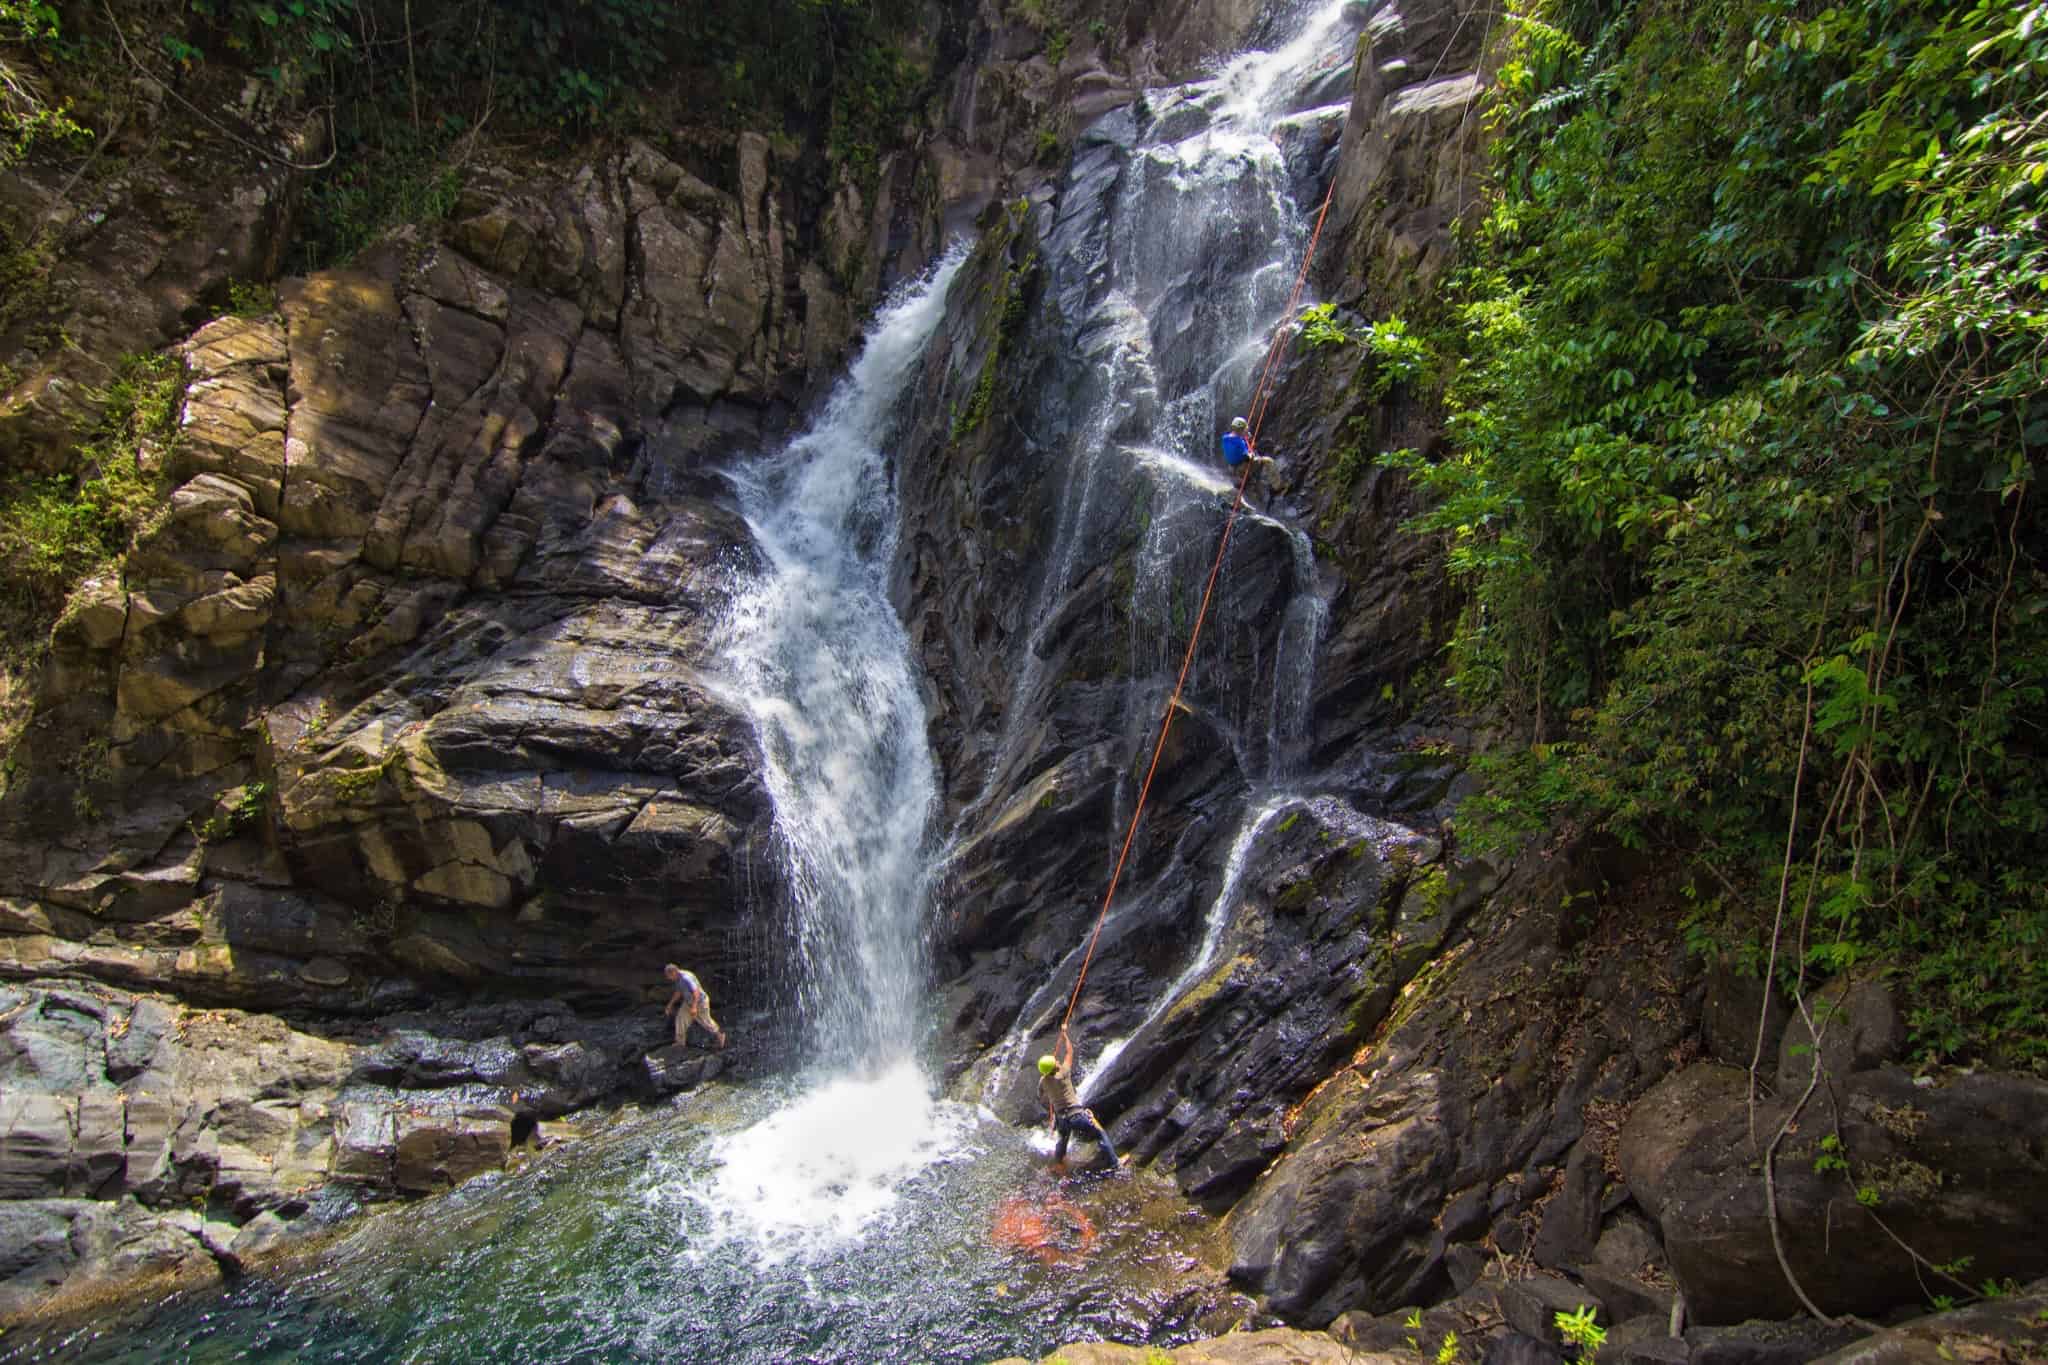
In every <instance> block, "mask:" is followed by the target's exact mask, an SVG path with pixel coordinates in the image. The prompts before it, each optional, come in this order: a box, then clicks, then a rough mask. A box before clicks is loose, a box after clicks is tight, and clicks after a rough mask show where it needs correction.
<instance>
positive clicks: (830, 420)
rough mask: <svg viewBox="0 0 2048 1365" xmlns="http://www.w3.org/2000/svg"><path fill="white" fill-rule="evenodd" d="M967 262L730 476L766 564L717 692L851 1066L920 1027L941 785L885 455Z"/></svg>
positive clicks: (906, 308) (814, 1029) (820, 995)
mask: <svg viewBox="0 0 2048 1365" xmlns="http://www.w3.org/2000/svg"><path fill="white" fill-rule="evenodd" d="M965 255H966V251H965V248H964V247H962V248H955V249H954V250H953V251H952V252H951V253H950V254H948V255H947V256H946V257H945V259H944V260H942V261H941V262H940V263H939V265H938V266H937V267H936V268H935V269H934V270H933V272H932V273H931V275H930V277H929V278H928V279H926V280H925V281H924V282H923V283H922V284H921V285H919V286H918V287H916V288H915V289H913V290H911V291H909V292H907V293H905V294H903V295H902V296H901V297H899V298H898V299H896V300H895V301H894V302H893V303H892V304H891V305H890V306H888V307H886V308H885V309H884V310H883V311H882V312H881V314H880V315H879V316H878V317H877V319H876V320H875V322H874V324H873V326H872V327H871V328H870V329H869V332H868V336H867V341H866V345H865V346H864V348H863V349H862V351H861V354H860V357H859V359H858V360H856V361H855V362H854V365H853V367H852V369H851V370H850V372H849V373H848V374H847V376H846V378H845V379H843V380H842V381H841V382H840V384H839V386H838V388H837V389H836V390H835V391H834V393H833V394H832V396H831V398H830V400H829V401H828V402H827V403H826V405H825V407H824V410H823V412H822V413H821V414H820V416H819V417H818V419H817V420H816V422H815V423H814V424H813V425H812V426H811V428H810V429H809V430H808V431H807V432H805V433H804V434H803V435H802V436H800V437H798V438H797V439H796V440H794V441H792V442H790V444H789V445H788V446H787V447H786V448H785V449H784V450H783V451H782V452H781V453H780V454H779V455H778V456H776V457H774V458H773V459H771V460H768V461H766V462H765V463H763V464H760V465H758V466H754V467H750V468H747V469H744V470H741V471H736V472H734V474H733V476H732V477H733V480H734V483H735V485H736V486H737V487H738V489H739V492H740V504H741V510H742V511H743V512H744V513H745V515H746V518H747V521H748V524H749V525H750V526H751V527H752V529H753V532H754V536H755V539H756V540H757V541H758V542H759V544H760V546H761V549H762V553H763V556H764V558H765V559H766V561H767V567H766V569H765V571H764V572H762V573H761V574H760V575H759V576H758V578H757V579H756V581H755V582H754V583H753V584H752V585H751V586H750V588H749V589H748V590H747V591H746V592H745V593H744V594H743V595H742V596H741V597H740V599H739V601H738V603H737V605H736V606H735V608H734V610H733V614H732V619H731V620H730V622H729V623H728V627H729V628H728V631H727V634H726V642H725V649H726V657H727V659H728V660H729V662H730V676H729V677H728V678H727V679H725V680H723V681H722V683H721V688H720V690H721V692H722V693H723V694H724V695H725V696H727V697H728V698H730V699H731V700H732V701H733V702H734V703H736V704H737V705H738V706H739V707H741V708H742V709H743V710H744V712H745V713H746V715H747V716H748V717H749V719H750V720H751V721H752V723H753V728H754V734H755V737H756V739H757V740H758V742H759V744H760V749H761V754H762V758H763V760H764V764H765V769H766V778H767V785H768V791H769V795H770V798H771V799H772V801H773V803H774V807H775V822H776V831H777V834H778V837H779V839H780V844H781V851H782V855H783V859H784V865H785V866H784V871H785V873H786V876H787V880H788V882H789V886H790V894H791V899H792V902H793V904H792V907H791V908H792V922H793V924H794V926H795V930H796V943H795V956H796V961H795V963H794V964H793V966H794V968H795V970H794V974H793V975H794V986H795V994H796V1004H797V1008H798V1010H799V1011H800V1013H801V1016H802V1020H801V1022H802V1023H803V1025H804V1026H805V1028H806V1030H807V1032H808V1035H809V1044H810V1046H811V1048H812V1051H813V1054H814V1055H815V1056H816V1057H817V1058H818V1059H819V1060H821V1061H826V1062H831V1063H834V1064H837V1065H839V1066H842V1067H844V1066H849V1065H852V1064H854V1063H855V1062H857V1061H858V1062H863V1063H865V1064H868V1065H874V1064H876V1063H880V1062H885V1061H892V1060H895V1059H898V1058H901V1057H904V1056H907V1055H908V1054H909V1053H910V1051H911V1050H912V1047H913V1045H914V1043H915V1041H916V1038H917V1033H918V1024H919V1021H918V1015H917V1010H916V1008H915V1002H916V1000H917V998H918V993H919V987H920V986H921V985H922V983H923V978H924V971H923V961H922V958H921V952H920V943H921V929H922V926H923V923H924V919H925V907H926V904H927V901H928V894H929V888H928V875H929V866H930V859H929V857H928V856H927V853H928V850H927V848H926V827H927V824H928V822H929V820H930V815H931V810H932V807H933V803H934V800H935V796H936V793H937V790H938V783H937V776H936V773H935V770H934V766H933V762H932V756H931V749H930V746H929V743H928V742H927V739H926V732H925V712H924V703H923V701H922V699H921V698H920V696H919V694H918V690H917V683H916V680H915V678H914V677H913V676H912V673H911V660H910V646H909V642H908V640H907V638H906V637H905V635H904V632H903V626H902V623H901V622H900V621H899V620H898V619H897V617H896V612H895V608H894V607H893V606H892V605H891V604H890V601H889V596H888V587H887V571H888V563H889V559H890V556H891V555H892V554H893V552H894V550H895V544H896V536H897V528H898V521H899V518H898V513H897V503H896V491H895V487H894V484H893V481H892V479H891V477H890V473H889V469H888V465H887V461H886V459H885V451H886V447H887V441H888V437H889V435H890V430H891V427H892V425H893V419H894V413H895V408H896V405H897V401H898V399H899V397H900V396H901V393H902V391H903V388H904V385H905V383H906V381H907V379H908V377H909V375H910V372H911V370H912V368H913V367H914V366H915V365H916V364H917V362H918V360H919V358H920V357H921V356H922V354H923V351H924V347H925V344H926V342H927V341H928V340H929V339H930V337H931V335H932V332H933V331H934V329H935V328H936V327H937V326H938V324H939V320H940V318H941V317H942V315H943V313H944V308H945V297H946V287H947V285H948V284H950V283H951V281H952V278H953V275H954V274H955V272H956V271H957V270H958V269H959V266H960V263H961V261H962V260H963V259H964V258H965Z"/></svg>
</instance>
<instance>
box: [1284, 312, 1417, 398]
mask: <svg viewBox="0 0 2048 1365" xmlns="http://www.w3.org/2000/svg"><path fill="white" fill-rule="evenodd" d="M1296 321H1297V324H1298V326H1299V327H1300V335H1301V341H1302V344H1303V345H1305V346H1307V347H1308V348H1309V349H1310V350H1311V351H1322V350H1329V349H1332V348H1336V347H1343V346H1349V345H1351V344H1352V343H1353V342H1356V343H1358V344H1359V345H1360V346H1363V347H1364V348H1365V351H1366V353H1367V355H1369V356H1370V357H1371V364H1370V368H1369V372H1368V378H1367V379H1366V390H1367V392H1369V393H1370V394H1371V395H1372V396H1373V397H1374V398H1385V397H1386V396H1387V395H1388V394H1389V393H1391V392H1392V391H1393V388H1394V385H1396V384H1413V383H1414V382H1415V381H1417V380H1418V379H1421V378H1422V377H1423V376H1424V375H1425V374H1426V373H1427V372H1428V370H1429V367H1430V363H1431V361H1432V360H1433V359H1434V358H1435V357H1434V355H1433V353H1432V352H1431V350H1430V347H1429V345H1428V343H1427V342H1425V341H1424V340H1423V339H1422V338H1421V337H1420V336H1418V335H1416V334H1415V333H1414V332H1412V331H1411V330H1410V329H1409V326H1408V324H1407V323H1406V322H1405V321H1403V320H1402V319H1401V318H1399V317H1389V318H1388V319H1387V320H1386V321H1384V322H1371V323H1367V324H1366V325H1365V326H1364V327H1362V328H1360V329H1359V330H1357V331H1355V332H1354V331H1349V330H1347V329H1346V328H1345V327H1344V326H1343V325H1342V324H1341V323H1339V322H1338V321H1337V305H1336V304H1334V303H1316V304H1311V305H1309V306H1308V307H1307V308H1304V309H1302V310H1301V316H1300V318H1298V319H1297V320H1296Z"/></svg>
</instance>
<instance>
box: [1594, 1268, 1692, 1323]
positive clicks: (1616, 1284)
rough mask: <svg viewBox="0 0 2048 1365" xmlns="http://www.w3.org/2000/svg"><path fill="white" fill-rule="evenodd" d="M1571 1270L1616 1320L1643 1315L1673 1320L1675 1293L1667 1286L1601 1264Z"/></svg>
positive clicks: (1621, 1320) (1623, 1320)
mask: <svg viewBox="0 0 2048 1365" xmlns="http://www.w3.org/2000/svg"><path fill="white" fill-rule="evenodd" d="M1572 1272H1573V1273H1574V1274H1575V1275H1577V1276H1578V1278H1579V1282H1580V1283H1581V1284H1583V1285H1585V1286H1586V1289H1587V1291H1588V1292H1589V1293H1591V1294H1592V1295H1593V1296H1594V1297H1596V1298H1598V1299H1599V1300H1600V1302H1601V1303H1602V1304H1604V1305H1605V1306H1606V1308H1607V1311H1608V1314H1609V1316H1611V1317H1612V1318H1613V1319H1614V1320H1615V1321H1617V1322H1626V1321H1627V1320H1628V1319H1630V1318H1643V1317H1648V1318H1661V1319H1663V1320H1665V1321H1669V1320H1670V1316H1671V1304H1672V1300H1673V1299H1674V1298H1675V1297H1676V1295H1675V1294H1674V1293H1673V1291H1672V1290H1671V1289H1669V1288H1668V1287H1664V1286H1659V1285H1653V1284H1649V1283H1647V1282H1646V1281H1644V1280H1641V1279H1638V1278H1637V1277H1636V1276H1634V1275H1630V1274H1625V1273H1618V1272H1616V1271H1612V1270H1608V1269H1606V1268H1604V1267H1602V1266H1598V1265H1578V1266H1574V1267H1572Z"/></svg>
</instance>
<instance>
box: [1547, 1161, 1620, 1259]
mask: <svg viewBox="0 0 2048 1365" xmlns="http://www.w3.org/2000/svg"><path fill="white" fill-rule="evenodd" d="M1605 1181H1606V1173H1605V1172H1604V1171H1603V1170H1602V1169H1601V1159H1600V1148H1599V1145H1598V1144H1597V1143H1595V1142H1592V1141H1589V1140H1588V1139H1585V1138H1581V1139H1579V1140H1578V1141H1577V1142H1576V1143H1574V1144H1572V1149H1571V1154H1570V1156H1569V1157H1568V1158H1567V1159H1566V1161H1565V1167H1564V1180H1563V1182H1562V1183H1561V1184H1560V1185H1559V1186H1558V1190H1557V1193H1556V1194H1555V1195H1553V1196H1552V1197H1551V1200H1550V1202H1549V1204H1547V1205H1546V1206H1545V1207H1544V1210H1543V1221H1542V1223H1541V1224H1540V1225H1539V1226H1538V1227H1537V1230H1536V1241H1535V1244H1534V1246H1533V1248H1532V1254H1533V1255H1534V1256H1535V1258H1536V1264H1538V1265H1540V1266H1544V1267H1546V1268H1548V1269H1551V1270H1557V1269H1562V1268H1565V1267H1569V1266H1575V1265H1578V1264H1579V1263H1581V1262H1583V1261H1585V1260H1586V1259H1587V1258H1588V1257H1590V1256H1591V1255H1592V1254H1593V1248H1594V1245H1595V1244H1596V1243H1597V1242H1598V1240H1599V1237H1600V1192H1601V1187H1602V1186H1603V1185H1604V1184H1605Z"/></svg>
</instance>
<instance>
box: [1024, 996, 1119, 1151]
mask: <svg viewBox="0 0 2048 1365" xmlns="http://www.w3.org/2000/svg"><path fill="white" fill-rule="evenodd" d="M1056 1053H1058V1054H1064V1059H1062V1057H1060V1056H1056V1055H1054V1054H1056ZM1038 1097H1039V1098H1040V1099H1042V1100H1044V1101H1045V1114H1046V1119H1047V1121H1048V1122H1049V1123H1051V1125H1052V1130H1053V1132H1055V1133H1057V1134H1059V1142H1058V1143H1057V1144H1055V1145H1054V1147H1053V1150H1052V1159H1053V1161H1054V1162H1055V1163H1056V1164H1059V1165H1065V1164H1066V1160H1067V1140H1068V1139H1069V1138H1071V1137H1073V1136H1074V1135H1075V1134H1076V1133H1078V1134H1080V1135H1081V1136H1083V1137H1092V1138H1094V1139H1095V1141H1096V1142H1097V1143H1098V1144H1100V1146H1101V1147H1102V1159H1103V1165H1102V1169H1103V1170H1111V1171H1113V1170H1115V1169H1116V1168H1117V1167H1118V1166H1121V1165H1122V1164H1123V1160H1122V1158H1120V1157H1119V1156H1117V1154H1116V1144H1114V1143H1112V1142H1111V1141H1110V1140H1109V1134H1108V1133H1107V1132H1105V1131H1104V1130H1103V1127H1102V1123H1101V1121H1100V1120H1098V1119H1097V1118H1096V1117H1095V1115H1094V1114H1092V1113H1090V1112H1089V1111H1088V1109H1087V1107H1086V1106H1084V1105H1083V1104H1082V1103H1081V1092H1080V1091H1078V1090H1076V1089H1075V1088H1074V1043H1073V1040H1072V1039H1070V1038H1068V1037H1067V1031H1066V1030H1065V1029H1061V1030H1060V1040H1059V1042H1058V1044H1057V1045H1056V1046H1055V1047H1054V1048H1053V1051H1052V1052H1048V1053H1046V1054H1045V1055H1044V1056H1043V1057H1040V1058H1039V1059H1038Z"/></svg>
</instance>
